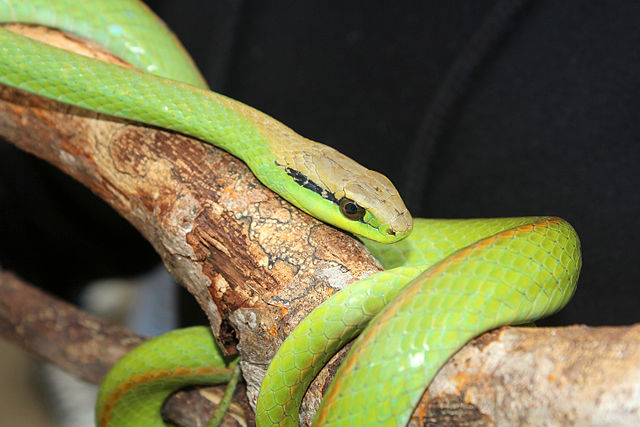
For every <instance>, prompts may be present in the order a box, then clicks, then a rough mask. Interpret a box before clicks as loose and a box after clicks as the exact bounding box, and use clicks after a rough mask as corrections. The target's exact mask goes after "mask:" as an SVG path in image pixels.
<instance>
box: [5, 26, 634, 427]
mask: <svg viewBox="0 0 640 427" xmlns="http://www.w3.org/2000/svg"><path fill="white" fill-rule="evenodd" d="M14 28H18V29H19V30H20V31H35V32H36V36H37V35H38V34H39V33H46V37H47V38H48V39H49V40H51V39H55V40H56V43H58V44H62V45H63V46H65V47H69V48H71V49H77V48H78V47H77V45H78V44H80V45H82V43H81V42H78V41H77V40H75V39H72V38H70V37H68V36H64V35H60V34H59V33H56V32H53V31H51V30H42V29H34V28H33V27H22V26H20V27H14ZM56 34H57V35H56ZM82 48H83V49H84V50H85V53H86V54H88V55H92V56H93V55H95V54H96V53H95V46H92V45H89V46H83V47H82ZM99 55H101V57H102V58H103V59H104V58H105V57H108V54H105V53H104V52H100V53H99ZM105 55H106V56H105ZM0 135H2V136H3V137H4V138H6V139H7V140H9V141H11V142H12V143H13V144H15V145H16V146H18V147H19V148H21V149H23V150H25V151H28V152H30V153H33V154H34V155H36V156H38V157H40V158H42V159H43V160H45V161H47V162H49V163H51V164H53V165H55V166H57V167H58V168H60V169H61V170H62V171H64V172H66V173H67V174H69V175H71V176H72V177H74V178H75V179H76V180H78V181H80V182H82V183H83V184H85V185H86V186H87V187H89V188H90V189H91V190H92V191H93V192H94V193H95V194H96V195H98V196H99V197H101V198H102V199H104V200H105V201H107V202H108V203H109V204H110V205H111V206H112V207H113V208H114V209H116V211H118V212H119V213H120V214H121V215H122V216H123V217H125V218H126V219H128V220H129V222H131V223H132V224H133V225H134V226H135V227H136V228H137V229H138V230H139V231H140V232H141V233H142V234H143V236H145V238H146V239H147V240H149V241H150V242H151V244H152V245H153V247H154V248H155V249H156V251H157V252H158V253H159V254H160V256H161V258H162V260H163V262H164V264H165V265H166V267H167V268H168V270H169V271H170V272H171V274H172V275H173V276H174V277H175V278H176V280H177V281H178V282H179V283H180V284H182V285H183V286H185V287H186V288H187V290H188V291H189V292H190V293H191V294H192V295H193V296H194V297H195V298H196V300H197V301H198V303H199V304H200V306H201V307H202V309H203V310H204V311H205V313H206V314H207V315H208V317H209V320H210V323H211V327H212V330H213V332H214V334H215V335H216V337H218V341H219V343H220V344H221V346H222V347H223V348H224V349H225V351H226V352H227V353H228V354H235V353H239V354H240V356H241V358H242V369H243V375H244V378H245V380H246V381H247V395H248V397H249V401H250V402H251V404H252V405H253V404H255V399H256V397H257V392H258V388H259V385H260V383H261V380H262V377H263V375H264V372H265V370H266V367H267V366H268V363H269V361H270V360H271V358H272V356H273V354H274V353H275V351H276V349H277V348H278V346H279V345H280V343H281V342H282V341H283V340H284V338H285V337H286V336H287V335H288V333H289V332H290V331H291V330H292V329H293V327H295V326H296V325H297V324H298V322H299V321H300V320H301V319H303V318H304V317H305V316H306V314H307V313H309V312H310V311H311V309H313V308H314V307H315V306H316V305H318V304H319V303H320V302H322V301H323V300H325V299H326V298H327V297H328V296H330V295H331V294H333V293H334V292H336V291H338V290H340V289H342V288H343V287H344V286H346V285H348V284H349V283H351V282H353V281H355V280H358V279H360V278H362V277H364V276H366V275H369V274H372V273H375V272H377V271H379V270H380V266H379V264H378V263H377V261H376V260H375V259H373V258H372V257H371V255H370V254H369V252H368V251H367V250H366V249H365V248H364V246H363V245H362V244H361V243H360V242H358V241H357V240H355V239H353V238H351V237H350V236H348V235H346V234H344V233H342V232H340V231H338V230H336V229H334V228H332V227H330V226H327V225H325V224H322V223H321V222H319V221H317V220H316V219H314V218H312V217H310V216H308V215H306V214H304V213H302V212H300V211H299V210H297V209H296V208H294V207H292V206H290V205H289V204H288V203H286V202H285V201H283V200H282V199H280V198H279V197H278V196H277V195H275V194H273V193H272V192H271V191H269V190H268V189H266V188H265V187H264V186H262V184H260V183H259V182H258V181H257V180H256V179H255V178H254V177H253V175H252V174H251V172H250V171H249V170H248V169H247V167H246V166H245V165H244V164H243V163H242V162H241V161H239V160H238V159H236V158H234V157H233V156H231V155H229V154H227V153H225V152H222V151H220V150H218V149H216V148H214V147H212V146H210V145H208V144H204V143H202V142H200V141H197V140H195V139H192V138H188V137H185V136H183V135H178V134H174V133H171V132H165V131H162V130H158V129H156V128H150V127H145V126H140V125H138V124H135V123H131V122H128V121H124V120H120V119H115V118H113V117H108V116H103V115H98V114H95V113H91V112H87V111H85V110H81V109H77V108H72V107H69V106H66V105H63V104H60V103H56V102H53V101H48V100H45V99H43V98H40V97H37V96H32V95H29V94H27V93H25V92H21V91H17V90H14V89H11V88H7V87H2V86H0ZM16 304H18V302H16ZM14 321H15V322H18V320H12V321H11V322H14ZM576 331H577V329H572V328H564V329H527V328H510V329H501V330H500V331H499V332H494V333H491V334H488V335H487V334H485V335H483V336H482V337H480V338H479V339H477V340H475V341H472V342H471V343H470V344H468V345H467V346H465V348H464V349H463V350H462V351H461V352H460V353H458V354H457V355H456V357H454V358H453V359H452V360H451V361H449V363H448V364H447V365H446V366H445V367H444V368H443V369H442V370H441V372H440V373H439V374H438V375H437V376H436V379H435V380H434V382H433V384H432V385H431V387H430V388H429V389H428V390H427V391H426V392H425V394H424V396H423V399H422V403H421V405H420V406H419V407H418V408H417V409H416V411H415V413H414V417H413V419H412V422H413V423H417V424H420V425H427V424H432V423H438V424H440V423H441V422H445V421H447V420H449V424H451V425H453V424H456V425H460V424H463V425H471V424H473V425H478V424H482V425H485V424H492V423H497V424H503V423H507V424H511V423H514V424H523V423H524V424H526V423H535V424H541V423H544V422H541V418H536V417H547V419H549V422H548V424H549V425H555V424H565V423H572V422H574V423H578V424H582V422H583V421H584V423H585V424H588V422H587V421H585V420H590V422H591V423H593V424H597V421H599V420H600V421H601V420H604V419H605V418H606V419H611V420H619V421H620V422H621V423H623V424H624V423H626V422H627V421H628V420H630V419H633V420H635V421H636V422H639V421H640V419H638V417H639V415H638V409H637V408H638V404H639V403H638V402H639V400H640V397H638V396H640V393H638V388H637V384H638V381H637V378H636V377H637V374H638V366H640V365H639V364H638V360H637V357H638V355H639V354H640V351H638V350H640V349H639V348H638V346H637V343H638V342H639V340H638V337H637V328H626V329H625V328H609V329H597V328H587V329H585V330H584V341H576V340H577V338H576V335H575V333H576ZM629 331H634V332H633V333H631V332H629ZM554 334H555V335H554ZM527 337H528V338H527ZM607 340H609V341H607ZM599 342H609V345H608V346H605V347H602V348H601V350H602V352H603V354H602V356H601V358H602V359H601V360H616V364H615V365H616V366H617V367H618V369H619V370H618V371H616V375H618V376H619V377H616V378H620V380H619V381H617V382H615V383H613V382H609V381H608V380H607V378H606V377H607V373H609V372H611V375H613V374H614V373H613V372H612V371H610V370H608V369H609V368H610V367H611V365H612V364H602V363H601V362H598V360H596V359H595V358H592V357H591V356H590V353H589V352H588V351H585V346H587V347H588V348H589V349H590V350H591V349H592V348H594V347H597V346H598V344H597V343H599ZM615 348H624V349H626V350H625V351H624V352H623V353H620V351H619V350H615ZM544 351H547V352H548V353H544V354H543V353H537V352H544ZM594 351H595V350H594ZM495 352H497V353H495ZM607 352H608V353H607ZM605 353H606V354H605ZM538 354H540V356H536V355H538ZM620 354H622V355H620ZM516 356H521V358H522V359H523V360H524V361H528V362H529V364H525V363H524V361H523V362H517V363H515V364H514V362H513V361H511V358H513V357H516ZM570 356H571V357H573V358H574V359H572V358H571V357H570ZM577 356H581V357H584V358H588V359H589V360H590V362H589V363H587V364H580V363H577V362H576V361H575V360H576V359H575V358H576V357H577ZM340 357H341V356H340V355H339V356H337V357H336V358H335V359H334V361H333V362H331V363H330V364H329V365H330V368H328V369H325V370H324V371H323V373H322V374H321V375H320V376H319V379H317V380H316V381H314V383H313V385H312V386H311V389H310V391H309V393H307V397H306V398H305V402H304V408H303V419H305V420H309V419H310V416H311V414H312V413H313V411H314V410H315V408H316V405H317V403H318V402H319V400H320V398H321V396H322V391H323V390H324V388H325V384H326V382H327V381H328V380H330V379H331V377H332V375H333V373H334V372H335V369H331V367H332V366H333V367H335V365H336V363H337V362H336V361H337V360H339V359H340ZM483 357H484V359H483ZM616 358H617V359H616ZM542 360H544V361H547V362H548V363H547V364H543V363H541V362H540V361H542ZM567 360H574V362H573V363H565V361H567ZM536 361H537V362H536ZM597 363H600V364H599V365H598V364H597ZM549 366H551V368H549ZM593 366H597V369H595V370H594V369H593V368H592V367H593ZM455 367H458V370H455V369H454V368H455ZM474 367H475V369H476V371H473V369H474ZM507 367H512V369H516V368H518V367H519V368H520V371H518V370H517V369H516V370H515V371H513V373H504V374H499V373H500V372H502V371H500V369H506V368H507ZM483 368H484V370H483ZM505 372H506V371H505ZM623 372H624V373H625V374H624V375H622V374H621V373H623ZM603 373H604V374H603ZM541 378H542V379H544V378H546V382H545V381H541ZM623 379H626V380H628V382H623V381H622V380H623ZM621 384H625V385H624V392H623V390H621V389H620V388H619V387H620V386H621ZM585 385H586V387H588V388H589V390H586V391H585V390H582V392H583V394H581V395H577V394H576V393H578V392H579V391H580V389H581V388H584V387H585ZM540 387H541V388H540ZM616 387H618V388H616ZM552 390H553V392H552ZM597 390H598V391H597ZM616 390H618V391H616ZM480 391H481V392H480ZM584 393H587V394H584ZM588 393H590V394H588ZM616 393H617V394H616ZM576 396H581V397H580V399H584V401H583V402H582V405H583V406H581V407H580V408H576V407H575V406H571V405H570V403H572V402H571V401H575V400H576ZM616 396H617V397H619V399H618V400H617V401H616V400H615V397H616ZM573 403H576V402H573ZM584 403H587V404H586V405H585V404H584ZM576 411H578V412H579V415H580V417H578V415H577V412H576ZM527 417H528V418H527ZM589 417H591V418H589ZM607 417H608V418H607ZM534 419H535V422H534V421H532V420H534ZM552 420H553V421H552ZM557 420H565V422H560V421H557ZM614 424H617V425H619V423H614Z"/></svg>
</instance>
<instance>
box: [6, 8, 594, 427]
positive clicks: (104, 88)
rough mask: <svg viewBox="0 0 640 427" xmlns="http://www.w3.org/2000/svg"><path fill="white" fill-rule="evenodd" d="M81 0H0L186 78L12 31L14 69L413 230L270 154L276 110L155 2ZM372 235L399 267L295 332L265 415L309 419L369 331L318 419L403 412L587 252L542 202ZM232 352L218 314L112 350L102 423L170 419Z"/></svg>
mask: <svg viewBox="0 0 640 427" xmlns="http://www.w3.org/2000/svg"><path fill="white" fill-rule="evenodd" d="M71 3H72V2H65V1H62V0H48V1H44V0H40V1H29V2H25V1H18V0H12V1H1V0H0V21H4V22H25V23H34V24H43V25H48V26H51V27H57V28H61V29H64V30H66V31H69V32H72V33H75V34H78V35H80V36H83V37H86V38H89V39H92V40H95V41H97V42H99V43H100V44H102V45H104V46H105V47H106V48H107V49H109V50H110V51H112V52H114V53H115V54H117V55H119V56H121V57H123V58H124V59H125V60H127V61H129V62H130V63H132V64H133V65H135V66H136V67H138V68H140V69H144V70H147V71H149V72H153V73H154V74H156V75H160V76H164V77H168V78H171V79H174V80H178V81H182V82H186V83H188V85H185V84H181V83H177V82H175V81H170V80H163V79H159V78H153V77H150V76H148V75H147V74H145V73H141V72H137V71H132V70H126V69H122V68H119V67H111V66H105V65H103V64H101V63H99V62H97V61H93V60H87V59H78V58H77V57H76V56H75V55H69V54H66V53H62V52H60V51H58V50H57V49H52V48H50V47H46V46H43V45H41V44H39V43H34V42H31V41H29V40H28V39H25V38H23V37H21V36H17V35H13V34H12V33H9V32H7V31H4V30H0V81H1V82H2V83H4V84H7V85H10V86H14V87H17V88H19V89H23V90H26V91H30V92H33V93H37V94H40V95H42V96H46V97H49V98H52V99H56V100H59V101H62V102H67V103H70V104H73V105H76V106H80V107H83V108H87V109H90V110H95V111H100V112H103V113H106V114H112V115H117V116H119V117H123V118H127V119H131V120H136V121H140V122H143V123H148V124H152V125H156V126H161V127H166V128H169V129H173V130H176V131H179V132H184V133H187V134H190V135H192V136H196V137H198V138H201V139H203V140H205V141H208V142H211V143H213V144H214V145H217V146H219V147H220V148H223V149H225V150H227V151H229V152H231V153H232V154H234V155H236V156H238V157H240V158H241V159H242V160H243V161H245V162H246V163H247V164H248V165H249V166H250V167H251V168H252V170H253V171H254V173H255V174H256V176H258V177H259V178H260V179H261V180H262V181H263V182H265V184H266V185H267V186H269V187H270V188H271V189H272V190H274V191H276V192H277V193H279V194H280V195H281V196H283V197H285V198H286V199H287V200H289V201H291V202H292V203H294V204H295V205H296V206H299V207H300V208H301V209H303V210H305V211H307V212H310V213H312V214H314V215H317V216H318V217H320V218H321V219H323V220H325V221H328V222H332V223H333V224H334V225H336V226H339V227H344V228H347V229H349V230H350V231H352V232H355V233H357V234H361V235H370V236H371V237H372V238H374V239H377V240H382V241H386V242H389V241H392V240H399V239H401V238H402V237H405V235H406V233H405V234H399V235H396V236H393V238H389V237H388V236H386V235H378V234H376V233H369V232H368V231H367V230H366V229H365V228H363V227H364V226H362V227H360V226H359V227H358V228H355V229H354V228H353V227H352V228H349V227H350V225H349V223H347V222H345V220H344V219H343V218H332V215H338V216H339V215H340V214H339V211H337V210H336V209H335V207H333V206H328V205H327V203H326V200H324V199H322V198H321V197H316V196H317V195H315V196H314V195H308V194H306V193H309V192H308V191H306V190H303V189H301V188H300V187H299V186H298V185H297V184H295V183H294V182H293V181H292V180H291V179H290V177H289V176H288V175H287V174H285V173H283V172H282V169H280V168H277V167H273V166H271V165H272V164H273V162H271V161H269V160H268V159H271V157H269V156H271V155H272V154H273V153H272V150H273V149H272V143H273V144H276V142H275V141H271V140H270V137H271V136H272V133H270V132H269V131H268V130H267V131H266V132H265V131H264V129H260V128H259V127H258V126H256V125H255V119H256V117H259V118H260V119H263V118H268V116H265V115H262V113H259V112H256V111H255V110H253V109H250V108H249V107H246V106H243V105H242V104H239V103H236V102H234V101H231V100H229V99H227V98H225V97H223V96H220V95H217V94H213V93H212V92H209V91H206V90H201V89H204V88H205V85H204V83H203V82H202V79H201V77H200V74H199V72H198V71H197V69H196V68H195V67H194V66H193V62H192V61H191V59H190V58H189V56H188V55H187V54H186V53H185V52H184V51H183V49H182V47H181V46H180V45H179V43H178V42H177V41H176V40H175V38H174V37H173V36H172V35H171V33H170V32H168V31H167V30H166V27H164V26H163V24H161V23H159V21H158V20H157V18H156V17H155V16H153V15H152V14H150V13H149V12H148V10H147V9H146V7H145V6H143V5H141V4H140V3H138V2H136V1H132V0H117V1H115V0H104V1H93V2H77V3H75V2H74V4H71ZM167 57H169V59H168V60H165V59H164V58H167ZM196 87H197V88H201V89H197V88H196ZM123 88H124V90H123ZM128 88H131V89H135V90H127V89H128ZM113 93H116V94H118V95H117V96H115V97H114V96H112V94H113ZM269 120H272V119H270V118H269ZM277 129H280V128H277ZM316 206H320V207H319V208H318V207H316ZM370 217H371V214H370V213H367V217H366V218H367V219H366V220H367V221H369V219H368V218H370ZM375 221H376V220H375V219H374V220H372V223H373V222H375ZM366 244H367V246H368V247H369V248H370V249H371V250H372V252H373V253H374V254H375V255H376V256H377V257H378V258H379V259H380V260H381V262H382V263H383V265H384V266H385V268H387V269H388V270H387V271H384V272H381V273H378V274H376V275H373V276H370V277H367V278H365V279H363V280H360V281H358V282H356V283H354V284H352V285H350V286H349V287H347V288H346V289H344V290H343V291H341V292H339V293H337V294H336V295H334V296H333V297H331V298H330V299H329V300H327V301H326V302H325V303H323V304H322V305H320V306H319V307H318V308H317V309H316V310H314V311H313V312H312V313H311V314H310V315H309V316H308V317H307V318H306V319H305V320H303V321H302V322H301V323H300V325H299V326H298V327H297V328H296V329H295V330H294V331H293V333H292V334H291V336H290V337H289V338H288V339H287V340H286V341H285V342H284V343H283V345H282V347H281V348H280V350H279V351H278V354H277V355H276V356H275V357H274V359H273V361H272V363H271V365H270V367H269V369H268V372H267V374H266V376H265V380H264V382H263V384H262V388H261V392H260V396H259V399H258V404H257V405H258V406H257V416H256V420H257V422H258V424H259V425H272V424H287V425H297V423H298V411H299V405H300V402H301V400H302V397H303V395H304V392H305V390H306V388H307V387H308V384H309V383H310V381H311V380H312V379H313V377H314V375H315V374H316V373H317V371H318V370H319V369H320V368H321V367H322V366H323V365H324V363H325V362H326V360H328V359H329V358H330V357H331V355H332V354H333V353H334V352H335V351H337V350H338V349H339V348H340V347H342V346H343V345H344V343H345V342H347V341H349V340H350V339H351V338H353V337H354V336H356V335H358V334H359V333H361V332H362V334H361V335H360V337H359V338H358V339H357V342H356V345H354V347H353V349H352V350H351V352H350V353H349V355H348V356H347V359H346V360H345V362H344V363H343V365H342V366H341V368H340V370H339V372H338V373H337V375H336V377H335V378H336V380H335V381H334V383H333V384H332V385H331V387H330V389H329V390H328V392H327V394H326V396H325V399H324V400H323V403H322V406H321V408H320V410H319V411H318V414H317V415H316V423H318V424H346V423H349V424H351V425H378V424H386V425H403V424H405V423H406V422H407V420H408V417H409V416H410V413H411V410H412V408H413V406H414V405H415V403H416V402H417V401H418V399H419V398H420V396H421V394H422V392H423V390H424V389H425V387H426V386H427V385H428V383H429V382H430V381H431V379H432V377H433V376H434V375H435V373H436V372H437V371H438V369H439V367H440V366H442V364H443V363H444V362H445V361H446V360H447V359H448V358H449V357H450V356H451V355H452V354H453V353H454V352H455V351H457V349H458V348H460V347H461V346H462V345H464V343H465V342H467V341H468V340H469V339H471V338H472V337H474V336H476V335H478V334H480V333H482V332H483V331H486V330H488V329H491V328H493V327H496V326H499V325H502V324H507V323H523V322H527V321H532V320H535V319H537V318H539V317H543V316H545V315H548V314H551V313H553V312H555V311H557V310H559V309H560V308H561V307H562V306H564V304H566V302H567V301H568V300H569V298H570V297H571V295H572V294H573V292H574V290H575V284H576V281H577V277H578V273H579V270H580V265H581V258H580V249H579V241H578V238H577V235H576V234H575V232H574V231H573V229H572V228H571V226H570V225H569V224H567V223H566V222H564V221H562V220H559V219H556V218H546V217H541V218H510V219H489V220H485V219H483V220H418V221H416V225H415V227H414V231H413V233H412V234H411V235H410V236H409V238H407V239H405V240H403V241H400V242H398V243H396V244H394V245H386V244H380V243H376V242H374V241H369V240H367V241H366ZM372 319H373V321H371V320H372ZM367 323H369V326H366V325H367ZM365 327H366V329H365ZM363 329H364V331H363ZM234 363H235V362H229V361H225V360H224V359H223V358H222V356H221V353H220V352H219V349H218V348H217V347H216V345H215V342H214V341H213V339H212V337H211V334H210V331H209V330H208V329H207V328H204V327H200V328H190V329H187V330H180V331H174V332H171V333H169V334H165V335H163V336H161V337H158V338H155V339H153V340H150V341H148V342H146V343H144V344H143V345H141V346H140V347H138V348H136V349H135V350H134V351H132V352H131V353H130V354H128V355H127V356H125V357H124V358H123V359H122V360H121V361H119V362H118V363H117V364H116V366H115V367H114V368H113V370H112V371H111V372H110V373H109V374H108V376H107V377H106V378H105V380H104V382H103V385H102V387H101V390H100V394H99V397H98V402H97V405H96V417H97V419H98V421H99V424H100V425H112V426H126V425H136V426H160V425H163V421H162V419H161V417H160V412H159V408H160V406H161V404H162V402H163V401H164V399H165V398H166V397H167V396H168V394H170V392H171V391H172V390H174V389H175V388H179V387H182V386H185V385H188V384H196V383H197V384H202V383H216V382H220V381H226V380H228V379H229V378H231V376H232V375H233V370H234ZM398 372H402V374H399V373H398ZM391 402H393V405H391Z"/></svg>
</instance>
